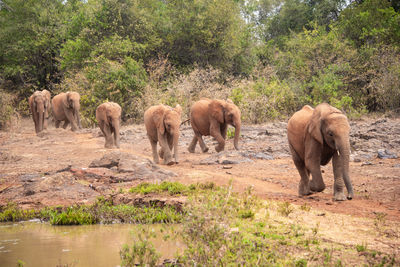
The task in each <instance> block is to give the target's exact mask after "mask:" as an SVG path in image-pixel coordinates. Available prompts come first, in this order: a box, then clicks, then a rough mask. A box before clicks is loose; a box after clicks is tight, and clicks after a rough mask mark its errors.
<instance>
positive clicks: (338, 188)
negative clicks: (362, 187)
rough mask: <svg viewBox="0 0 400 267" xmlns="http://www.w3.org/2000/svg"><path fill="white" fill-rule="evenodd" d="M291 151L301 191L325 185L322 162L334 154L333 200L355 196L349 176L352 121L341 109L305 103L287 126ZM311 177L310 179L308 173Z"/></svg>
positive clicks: (321, 187)
mask: <svg viewBox="0 0 400 267" xmlns="http://www.w3.org/2000/svg"><path fill="white" fill-rule="evenodd" d="M287 131H288V132H287V134H288V141H289V147H290V151H291V153H292V158H293V161H294V164H295V165H296V168H297V170H298V171H299V174H300V176H301V180H300V184H299V195H300V196H304V195H308V194H310V190H311V191H316V192H321V191H323V190H324V189H325V184H324V181H323V180H322V174H321V167H320V166H321V165H326V164H328V163H329V161H330V160H331V158H333V160H332V165H333V175H334V180H335V181H334V188H333V189H334V200H345V199H346V196H345V195H344V185H343V180H344V184H345V185H346V189H347V192H348V195H347V198H348V199H352V198H353V196H354V193H353V187H352V185H351V181H350V177H349V159H350V142H349V132H350V125H349V122H348V121H347V117H346V116H345V115H344V114H343V113H342V112H341V111H340V110H338V109H336V108H334V107H332V106H330V105H329V104H326V103H323V104H320V105H318V106H317V107H316V108H315V109H313V108H312V107H310V106H308V105H307V106H304V107H303V108H302V109H301V110H300V111H298V112H296V113H295V114H293V116H292V117H291V118H290V120H289V122H288V126H287ZM310 173H311V175H312V180H311V181H309V175H310Z"/></svg>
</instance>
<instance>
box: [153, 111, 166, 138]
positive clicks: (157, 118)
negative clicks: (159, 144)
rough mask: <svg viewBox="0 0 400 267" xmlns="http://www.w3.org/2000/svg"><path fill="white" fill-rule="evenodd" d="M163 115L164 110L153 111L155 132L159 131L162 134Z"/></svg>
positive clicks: (163, 129)
mask: <svg viewBox="0 0 400 267" xmlns="http://www.w3.org/2000/svg"><path fill="white" fill-rule="evenodd" d="M164 117H165V112H164V110H163V109H158V110H157V111H156V112H155V113H154V117H153V119H154V123H155V125H156V127H157V132H159V133H160V134H162V135H163V134H164V133H165V126H164Z"/></svg>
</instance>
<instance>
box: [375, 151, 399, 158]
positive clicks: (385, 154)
mask: <svg viewBox="0 0 400 267" xmlns="http://www.w3.org/2000/svg"><path fill="white" fill-rule="evenodd" d="M378 158H380V159H397V158H398V157H397V154H396V153H394V152H391V151H390V150H388V149H378Z"/></svg>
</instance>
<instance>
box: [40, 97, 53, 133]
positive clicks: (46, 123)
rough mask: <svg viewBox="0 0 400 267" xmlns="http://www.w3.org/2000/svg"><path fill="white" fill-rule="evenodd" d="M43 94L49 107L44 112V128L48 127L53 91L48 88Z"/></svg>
mask: <svg viewBox="0 0 400 267" xmlns="http://www.w3.org/2000/svg"><path fill="white" fill-rule="evenodd" d="M42 94H43V96H44V97H45V99H46V104H47V107H48V108H47V109H46V110H45V112H44V122H43V129H47V125H48V121H49V111H50V107H51V104H50V101H51V93H50V92H49V91H47V90H43V91H42Z"/></svg>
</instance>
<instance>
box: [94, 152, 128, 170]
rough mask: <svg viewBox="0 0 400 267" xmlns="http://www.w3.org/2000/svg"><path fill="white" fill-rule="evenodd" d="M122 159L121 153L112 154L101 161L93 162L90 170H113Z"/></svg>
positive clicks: (108, 154) (106, 155)
mask: <svg viewBox="0 0 400 267" xmlns="http://www.w3.org/2000/svg"><path fill="white" fill-rule="evenodd" d="M120 158H121V152H110V153H107V154H105V155H104V156H103V157H102V158H101V159H95V160H93V161H92V162H91V163H90V165H89V168H99V167H100V168H111V167H114V166H117V165H118V163H119V160H120Z"/></svg>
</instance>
